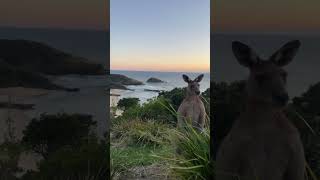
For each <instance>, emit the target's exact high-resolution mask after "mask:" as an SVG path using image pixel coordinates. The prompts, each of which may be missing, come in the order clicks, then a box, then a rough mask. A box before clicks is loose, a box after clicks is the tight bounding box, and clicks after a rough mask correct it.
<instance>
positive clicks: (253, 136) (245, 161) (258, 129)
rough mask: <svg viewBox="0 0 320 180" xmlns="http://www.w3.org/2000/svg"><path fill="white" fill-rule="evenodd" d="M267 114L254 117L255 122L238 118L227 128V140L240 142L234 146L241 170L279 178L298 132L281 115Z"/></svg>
mask: <svg viewBox="0 0 320 180" xmlns="http://www.w3.org/2000/svg"><path fill="white" fill-rule="evenodd" d="M253 118H254V117H253ZM268 118H269V119H268ZM270 118H271V117H268V116H264V117H260V118H256V119H255V121H256V122H255V123H252V122H254V121H246V122H244V121H243V119H239V120H238V121H237V122H236V124H235V126H234V127H233V128H232V129H231V131H230V134H229V137H228V138H227V139H228V140H227V141H229V142H232V141H233V142H234V141H235V142H239V141H240V142H241V141H242V142H243V146H242V147H237V148H238V149H237V150H236V149H235V150H236V151H239V152H242V158H241V161H242V173H243V174H252V173H253V174H259V175H260V176H261V177H270V178H271V177H272V178H271V179H278V178H279V179H281V177H282V176H283V174H284V172H285V170H286V167H287V166H288V163H289V161H290V158H291V157H290V154H291V152H292V151H293V149H294V147H293V146H292V144H297V142H298V141H300V138H299V133H298V131H297V130H296V129H295V127H294V126H293V125H292V124H291V123H290V122H289V120H287V119H286V118H284V117H283V116H279V117H272V118H279V119H276V120H274V119H270ZM241 121H242V122H241ZM259 121H260V123H257V122H259ZM249 122H251V123H252V124H250V123H249ZM298 144H299V143H298ZM229 148H232V147H229ZM241 148H242V149H241ZM270 175H272V176H270ZM270 178H269V179H270Z"/></svg>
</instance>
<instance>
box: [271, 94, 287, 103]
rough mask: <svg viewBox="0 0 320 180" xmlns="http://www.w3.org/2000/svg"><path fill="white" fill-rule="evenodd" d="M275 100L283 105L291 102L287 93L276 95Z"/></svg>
mask: <svg viewBox="0 0 320 180" xmlns="http://www.w3.org/2000/svg"><path fill="white" fill-rule="evenodd" d="M274 98H275V99H276V100H277V101H278V102H279V103H281V104H283V105H285V104H287V102H288V101H289V95H288V94H287V93H285V94H281V95H276V96H274Z"/></svg>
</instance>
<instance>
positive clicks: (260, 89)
mask: <svg viewBox="0 0 320 180" xmlns="http://www.w3.org/2000/svg"><path fill="white" fill-rule="evenodd" d="M299 47H300V41H298V40H295V41H290V42H288V43H287V44H285V45H284V46H282V47H281V48H280V49H279V50H278V51H276V52H275V53H274V54H273V55H272V56H270V57H269V59H267V60H262V59H261V58H260V57H259V56H258V55H257V54H256V53H255V52H254V51H253V50H252V49H251V48H250V47H249V46H247V45H245V44H243V43H241V42H238V41H234V42H233V43H232V50H233V53H234V55H235V57H236V58H237V60H238V62H239V63H240V64H241V65H243V66H245V67H247V68H249V70H250V75H249V78H248V82H247V91H248V97H249V98H253V99H255V100H258V101H260V102H263V103H268V104H271V105H272V106H276V107H283V106H286V104H287V102H288V100H289V96H288V92H287V89H286V79H287V72H286V71H285V70H284V69H283V66H285V65H287V64H289V63H290V62H291V61H292V59H293V57H294V56H295V54H296V53H297V51H298V49H299Z"/></svg>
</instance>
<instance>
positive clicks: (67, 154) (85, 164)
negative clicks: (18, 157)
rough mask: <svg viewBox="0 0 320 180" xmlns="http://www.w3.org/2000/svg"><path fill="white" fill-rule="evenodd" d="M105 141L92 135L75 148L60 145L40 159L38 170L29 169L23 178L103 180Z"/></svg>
mask: <svg viewBox="0 0 320 180" xmlns="http://www.w3.org/2000/svg"><path fill="white" fill-rule="evenodd" d="M108 156H109V154H108V148H107V143H106V142H104V141H98V140H97V139H96V137H94V136H92V137H90V139H89V140H88V141H83V143H82V144H81V145H80V146H79V147H78V148H77V149H72V148H70V147H67V146H65V147H62V148H60V149H59V150H57V151H56V152H54V153H51V154H50V155H49V156H48V158H47V159H44V160H42V161H40V163H39V164H38V169H39V170H38V171H29V172H28V173H27V174H25V175H24V179H30V180H31V179H48V180H55V179H70V180H79V179H80V180H81V179H83V180H87V179H96V180H105V179H107V177H109V172H108V170H109V160H108Z"/></svg>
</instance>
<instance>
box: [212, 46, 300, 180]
mask: <svg viewBox="0 0 320 180" xmlns="http://www.w3.org/2000/svg"><path fill="white" fill-rule="evenodd" d="M299 47H300V42H299V41H298V40H296V41H291V42H288V43H287V44H285V45H284V46H283V47H281V48H280V49H279V50H278V51H277V52H276V53H274V54H273V55H272V56H271V57H270V58H269V59H268V60H261V59H260V58H259V57H258V56H257V55H256V54H255V53H254V52H253V50H252V49H250V48H249V47H248V46H247V45H245V44H242V43H240V42H238V41H235V42H233V43H232V50H233V53H234V55H235V57H236V58H237V60H238V61H239V63H240V64H241V65H243V66H245V67H247V68H249V70H250V75H249V78H248V81H247V96H248V97H247V102H246V110H245V111H244V112H242V113H241V114H240V117H239V118H238V119H237V120H236V121H235V122H234V124H233V126H232V128H231V130H230V132H229V134H228V135H227V136H226V137H225V139H224V140H223V142H222V144H221V146H220V148H219V150H218V154H217V161H216V167H215V171H216V180H231V179H240V180H242V179H244V180H257V179H258V180H303V179H304V170H305V158H304V150H303V146H302V143H301V140H300V135H299V132H298V130H297V129H296V128H295V127H294V126H293V124H292V123H291V122H290V121H289V120H288V119H287V117H286V116H285V114H284V113H283V111H282V110H283V108H284V107H285V106H286V105H287V102H288V100H289V96H288V93H287V90H286V76H287V73H286V71H285V70H284V69H282V67H283V66H285V65H287V64H288V63H289V62H290V61H291V60H292V59H293V57H294V56H295V54H296V53H297V51H298V49H299Z"/></svg>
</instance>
